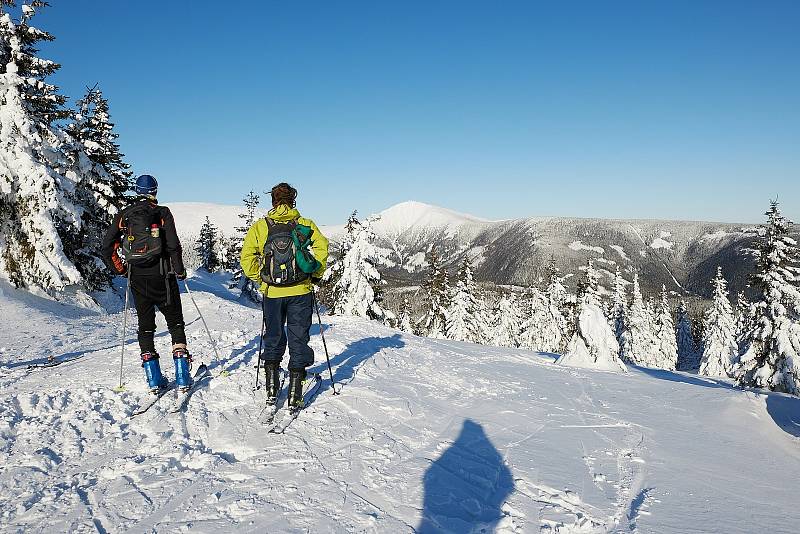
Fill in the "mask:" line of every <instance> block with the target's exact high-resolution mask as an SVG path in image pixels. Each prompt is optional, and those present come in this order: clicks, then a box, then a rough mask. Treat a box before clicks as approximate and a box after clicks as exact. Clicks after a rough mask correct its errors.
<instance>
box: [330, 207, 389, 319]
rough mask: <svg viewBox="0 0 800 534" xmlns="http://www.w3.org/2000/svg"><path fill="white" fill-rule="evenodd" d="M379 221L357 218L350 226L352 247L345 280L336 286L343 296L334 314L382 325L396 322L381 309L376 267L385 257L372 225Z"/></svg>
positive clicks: (343, 267) (344, 268) (343, 268)
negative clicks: (375, 243) (375, 240)
mask: <svg viewBox="0 0 800 534" xmlns="http://www.w3.org/2000/svg"><path fill="white" fill-rule="evenodd" d="M376 220H377V217H368V218H367V219H366V220H365V221H364V222H361V221H359V220H358V219H356V218H355V214H353V216H352V217H351V220H350V221H349V223H348V227H349V228H348V238H349V239H350V244H349V248H348V250H347V252H345V254H344V256H343V257H342V258H341V276H340V278H339V280H338V281H337V282H336V287H335V293H336V294H337V295H339V297H338V299H337V301H336V303H335V304H334V310H333V311H334V313H337V314H340V315H354V316H356V317H366V318H368V319H374V320H378V321H389V320H393V319H394V314H392V313H390V312H388V311H387V310H384V309H383V308H382V307H381V300H382V299H381V290H380V286H381V284H382V283H383V280H382V279H381V274H380V273H379V272H378V269H377V268H376V267H375V264H376V263H377V262H378V261H379V260H380V259H381V253H380V251H379V250H378V248H377V247H376V246H375V245H374V243H373V241H374V239H375V234H374V233H373V232H372V224H373V223H374V222H375V221H376Z"/></svg>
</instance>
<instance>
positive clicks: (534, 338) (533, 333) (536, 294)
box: [519, 286, 553, 352]
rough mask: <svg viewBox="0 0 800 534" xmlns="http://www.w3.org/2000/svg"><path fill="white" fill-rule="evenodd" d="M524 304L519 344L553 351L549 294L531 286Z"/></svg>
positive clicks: (543, 350)
mask: <svg viewBox="0 0 800 534" xmlns="http://www.w3.org/2000/svg"><path fill="white" fill-rule="evenodd" d="M523 302H524V304H523V310H524V314H523V321H522V324H521V325H520V336H519V346H520V347H522V348H525V349H529V350H535V351H540V352H553V341H552V338H553V334H552V332H551V329H552V324H553V322H552V321H551V317H550V313H549V312H550V304H549V302H548V300H547V296H546V295H545V294H544V293H543V292H542V291H540V290H539V289H538V288H536V287H533V286H531V287H530V288H528V291H527V292H526V295H525V299H524V301H523Z"/></svg>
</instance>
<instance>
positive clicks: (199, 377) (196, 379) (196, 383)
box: [169, 363, 211, 413]
mask: <svg viewBox="0 0 800 534" xmlns="http://www.w3.org/2000/svg"><path fill="white" fill-rule="evenodd" d="M209 380H211V371H209V370H208V367H206V365H205V364H204V363H201V364H200V367H198V368H197V371H195V372H194V376H193V377H192V385H191V386H189V389H187V390H186V391H180V389H177V388H179V386H176V389H177V391H178V394H177V396H176V397H175V401H174V402H173V404H172V407H170V409H169V411H170V413H177V412H179V411H181V409H182V408H183V407H184V406H185V405H186V403H187V402H189V397H191V396H192V393H194V392H195V391H196V390H197V388H199V387H200V386H202V385H203V384H205V383H206V382H208V381H209Z"/></svg>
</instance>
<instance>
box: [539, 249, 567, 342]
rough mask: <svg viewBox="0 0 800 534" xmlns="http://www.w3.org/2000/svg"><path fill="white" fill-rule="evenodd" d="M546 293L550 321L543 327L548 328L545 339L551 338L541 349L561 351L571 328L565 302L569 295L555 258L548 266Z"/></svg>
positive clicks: (551, 259)
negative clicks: (547, 344)
mask: <svg viewBox="0 0 800 534" xmlns="http://www.w3.org/2000/svg"><path fill="white" fill-rule="evenodd" d="M545 295H546V297H547V315H548V321H547V322H546V323H545V324H543V325H542V328H543V329H545V330H546V333H545V334H544V335H545V340H549V346H546V347H542V348H540V349H539V350H541V351H544V352H553V353H560V352H561V351H562V350H563V349H564V347H565V344H566V342H567V341H568V340H569V338H567V337H566V335H565V334H566V332H567V331H568V330H569V326H568V324H567V318H566V317H565V307H566V304H565V303H566V302H567V300H568V295H567V290H566V288H565V287H564V280H563V278H562V277H561V276H560V275H559V273H558V268H557V267H556V260H555V259H554V258H550V263H549V264H548V267H547V288H546V289H545Z"/></svg>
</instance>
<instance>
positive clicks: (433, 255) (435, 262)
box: [418, 246, 450, 338]
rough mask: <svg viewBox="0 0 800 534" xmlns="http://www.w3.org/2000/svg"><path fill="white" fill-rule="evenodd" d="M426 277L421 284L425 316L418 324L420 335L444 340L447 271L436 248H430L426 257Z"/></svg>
mask: <svg viewBox="0 0 800 534" xmlns="http://www.w3.org/2000/svg"><path fill="white" fill-rule="evenodd" d="M426 259H427V262H428V277H427V278H426V280H425V281H424V282H423V284H422V289H423V290H424V292H425V307H426V309H427V311H426V313H425V316H424V317H423V318H422V320H421V322H420V324H419V328H418V330H419V332H420V334H421V335H424V336H428V337H433V338H444V337H445V332H446V331H447V306H448V300H449V299H448V293H449V292H450V288H449V287H448V277H447V270H446V269H445V267H444V265H442V260H441V258H440V257H439V254H438V252H437V251H436V247H435V246H434V247H431V249H430V251H429V252H428V255H427V258H426Z"/></svg>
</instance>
